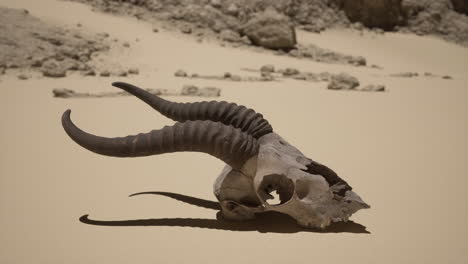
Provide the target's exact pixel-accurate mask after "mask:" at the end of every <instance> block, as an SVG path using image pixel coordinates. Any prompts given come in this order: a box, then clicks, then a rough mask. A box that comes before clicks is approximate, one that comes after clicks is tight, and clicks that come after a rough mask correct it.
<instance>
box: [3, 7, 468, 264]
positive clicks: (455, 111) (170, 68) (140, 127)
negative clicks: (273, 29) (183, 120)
mask: <svg viewBox="0 0 468 264" xmlns="http://www.w3.org/2000/svg"><path fill="white" fill-rule="evenodd" d="M0 5H2V6H7V7H18V8H27V9H28V10H29V11H30V12H31V14H32V15H35V16H37V17H39V18H41V19H45V20H47V21H51V22H54V23H57V24H63V25H73V24H76V23H78V22H80V23H82V24H83V27H84V28H87V29H89V30H90V31H95V32H103V31H105V32H108V33H110V34H111V35H115V36H117V37H118V38H119V39H121V40H123V41H125V40H126V41H132V45H131V48H130V49H129V50H128V52H126V53H119V54H110V56H111V57H112V58H113V59H115V60H116V61H125V62H128V64H131V65H139V67H140V71H141V74H140V75H139V76H137V77H131V78H114V79H109V78H101V77H92V78H82V77H79V76H71V77H67V78H64V79H47V78H33V79H30V80H27V81H21V80H18V79H17V78H16V76H14V75H8V76H2V79H1V81H0V92H1V96H0V120H2V122H1V129H0V139H1V140H0V144H1V145H0V146H1V149H2V150H3V151H2V152H1V154H0V209H1V210H0V216H1V217H0V226H1V229H0V263H285V262H288V263H306V262H318V263H343V262H346V263H467V262H468V253H467V252H468V238H467V237H468V227H467V225H466V223H467V222H468V203H467V196H466V186H467V184H468V179H467V176H468V165H467V164H468V162H467V157H468V136H467V135H468V104H467V98H468V90H467V88H468V87H467V81H468V74H467V72H466V69H467V66H468V49H466V48H462V47H459V46H455V45H453V44H449V43H445V42H443V41H440V40H437V39H432V38H427V37H424V38H422V37H413V36H408V35H401V34H385V35H364V36H359V35H358V34H357V33H355V32H352V31H328V32H325V33H322V34H320V35H319V34H312V33H304V32H300V33H299V38H300V39H301V41H302V42H306V43H307V42H310V43H316V44H318V45H321V46H323V47H328V48H331V49H334V50H336V51H342V52H345V53H349V54H354V55H363V56H365V57H366V58H367V59H368V61H369V64H377V65H380V66H383V67H384V69H383V70H377V69H370V68H358V67H351V66H342V65H329V64H320V63H313V62H309V61H301V60H296V59H293V58H289V57H280V56H274V55H270V54H257V53H253V52H251V51H243V50H238V49H237V50H236V49H231V48H223V47H219V46H218V45H215V44H210V43H202V44H200V43H197V42H196V41H194V40H191V39H188V38H186V37H184V36H179V35H176V34H173V33H170V32H164V31H162V32H160V33H158V34H154V33H152V31H151V25H147V24H144V23H143V22H140V21H137V20H135V19H131V18H122V17H113V16H109V15H105V14H99V13H93V12H92V11H91V10H90V9H89V8H88V7H86V6H84V5H81V4H76V3H69V2H59V1H55V0H43V1H33V0H29V1H26V0H21V1H20V0H1V1H0ZM136 38H139V40H140V41H139V42H134V40H135V39H136ZM268 63H270V64H275V65H278V66H280V67H296V68H299V69H302V70H309V71H317V72H321V71H330V72H336V73H338V72H342V71H345V72H349V73H352V74H354V75H356V76H357V77H358V78H359V79H360V80H361V82H362V83H377V84H384V85H386V87H387V89H388V92H385V93H363V92H344V91H330V90H327V89H326V84H325V83H306V82H299V81H293V80H288V81H283V82H275V83H235V82H222V81H207V80H190V83H191V84H199V85H201V86H204V85H214V86H217V87H220V88H222V89H223V92H222V97H221V100H226V101H234V102H237V103H240V104H244V105H247V106H249V107H252V108H254V109H256V110H257V111H259V112H261V113H263V114H264V115H265V116H266V117H267V118H268V120H269V121H270V123H271V124H273V126H274V129H275V130H276V132H278V133H279V134H281V135H282V136H283V137H284V138H286V139H287V140H289V142H290V143H292V144H294V145H296V146H297V147H299V148H300V149H301V150H302V151H303V152H304V153H305V154H307V155H308V156H309V157H311V158H313V159H315V160H317V161H319V162H322V163H325V164H326V165H328V166H330V167H331V168H333V169H334V170H335V171H337V172H338V173H339V174H340V176H341V177H343V178H344V179H345V180H346V181H348V183H350V184H351V185H352V186H353V187H354V189H355V190H356V192H357V193H359V194H360V195H361V197H362V198H363V199H364V200H365V201H366V202H368V203H369V204H371V206H372V208H371V209H370V210H364V211H360V212H358V213H357V214H356V215H354V216H353V217H352V220H353V221H354V222H356V223H359V224H360V225H363V226H365V227H366V229H367V231H369V232H370V234H366V233H353V232H352V231H353V230H352V229H349V228H344V229H342V230H340V231H341V232H338V233H335V232H330V233H317V232H305V231H296V232H282V230H284V228H281V227H279V228H276V229H275V228H271V229H269V230H267V231H266V232H265V230H263V229H262V227H261V226H255V225H253V226H252V227H251V228H247V229H241V230H238V231H235V230H230V229H235V228H231V227H232V226H227V227H226V226H225V225H221V224H219V222H217V221H215V220H214V219H216V210H212V209H206V208H201V207H197V206H194V205H191V204H188V203H183V202H180V201H177V200H175V199H170V198H167V197H164V196H160V195H146V196H137V197H131V198H129V197H128V195H129V194H132V193H135V192H141V191H165V192H171V193H177V194H182V195H187V196H193V197H197V198H200V199H207V200H215V198H214V196H213V194H212V184H213V181H214V179H215V177H216V176H217V174H218V173H219V172H220V170H221V169H222V167H223V163H222V162H221V161H218V160H216V159H214V158H212V157H210V156H208V155H205V154H197V153H177V154H166V155H161V156H153V157H147V158H138V159H118V158H109V157H103V156H99V155H95V154H93V153H91V152H89V151H86V150H84V149H82V148H80V147H78V146H77V145H76V144H75V143H74V142H72V141H71V140H70V139H69V138H68V137H67V136H66V134H65V133H64V131H63V129H62V127H61V124H60V116H61V114H62V113H63V111H64V110H65V109H67V108H71V109H72V110H73V114H72V117H73V119H74V121H75V122H76V123H77V124H78V125H79V126H80V127H82V128H83V129H85V130H87V131H90V132H93V133H96V134H99V135H105V136H121V135H126V134H133V133H138V132H146V131H149V130H151V129H154V128H159V127H162V126H163V125H166V124H171V123H172V122H171V121H170V120H168V119H166V118H164V117H163V116H161V115H159V114H157V113H155V112H154V111H152V110H151V109H150V108H149V107H147V106H146V105H145V104H143V103H141V102H140V101H138V100H137V99H135V98H132V97H122V98H109V99H75V100H70V99H54V98H53V97H52V95H51V91H52V89H53V88H60V87H63V88H70V89H74V90H77V91H96V90H97V91H110V90H112V87H111V86H110V82H111V81H128V82H131V83H135V84H138V85H141V86H143V87H148V88H151V87H155V88H162V87H167V88H171V87H180V86H181V85H183V84H186V83H187V82H188V80H186V79H181V78H174V77H173V73H174V71H175V70H177V69H179V68H182V69H185V70H187V71H189V72H192V71H196V72H198V73H206V74H213V73H223V72H225V71H230V72H234V73H241V71H240V70H239V69H240V68H242V67H248V68H258V67H260V66H261V65H263V64H268ZM402 71H416V72H420V73H423V72H425V71H430V72H432V73H435V74H441V75H445V74H448V75H451V76H452V77H453V78H454V79H453V80H443V79H440V78H427V77H417V78H409V79H408V78H392V77H388V75H389V74H390V73H394V72H402ZM168 98H169V99H171V100H176V101H182V100H186V101H194V100H198V98H186V97H184V98H180V97H168ZM84 214H90V218H92V219H99V220H134V219H166V218H167V219H169V220H164V221H161V220H159V221H153V222H152V223H153V224H152V225H150V226H133V227H128V226H127V227H125V226H112V227H106V226H94V225H87V224H84V223H81V222H80V221H79V220H78V219H79V217H80V216H82V215H84ZM175 218H181V219H185V220H180V219H179V220H174V219H175ZM171 219H172V220H171ZM181 223H183V224H181ZM170 225H186V226H170ZM195 226H198V227H195ZM207 227H211V228H207ZM223 227H224V228H223Z"/></svg>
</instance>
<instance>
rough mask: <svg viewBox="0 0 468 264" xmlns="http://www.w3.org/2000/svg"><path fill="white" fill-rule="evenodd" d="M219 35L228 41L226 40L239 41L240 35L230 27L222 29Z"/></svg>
mask: <svg viewBox="0 0 468 264" xmlns="http://www.w3.org/2000/svg"><path fill="white" fill-rule="evenodd" d="M219 37H220V38H221V39H222V40H224V41H228V42H241V36H240V35H239V33H237V32H235V31H233V30H230V29H223V30H222V31H221V32H220V33H219Z"/></svg>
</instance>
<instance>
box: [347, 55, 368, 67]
mask: <svg viewBox="0 0 468 264" xmlns="http://www.w3.org/2000/svg"><path fill="white" fill-rule="evenodd" d="M348 63H349V64H352V65H354V66H366V64H367V61H366V58H364V57H362V56H357V57H355V56H351V57H350V58H349V60H348Z"/></svg>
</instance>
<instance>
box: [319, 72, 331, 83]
mask: <svg viewBox="0 0 468 264" xmlns="http://www.w3.org/2000/svg"><path fill="white" fill-rule="evenodd" d="M331 76H332V74H331V73H329V72H321V73H319V74H318V76H317V77H318V79H319V80H320V81H325V82H329V81H330V80H331Z"/></svg>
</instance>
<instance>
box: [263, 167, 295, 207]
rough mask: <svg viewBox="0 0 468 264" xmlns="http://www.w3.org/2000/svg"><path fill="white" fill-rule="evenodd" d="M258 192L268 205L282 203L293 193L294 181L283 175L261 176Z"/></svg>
mask: <svg viewBox="0 0 468 264" xmlns="http://www.w3.org/2000/svg"><path fill="white" fill-rule="evenodd" d="M258 193H259V194H260V197H261V198H262V199H263V200H264V201H265V202H266V203H267V204H268V205H280V204H284V203H286V202H288V201H289V200H291V198H292V196H293V194H294V183H293V181H292V180H290V179H288V178H287V177H286V176H284V175H279V174H271V175H267V176H265V177H263V181H262V183H261V184H260V186H259V188H258Z"/></svg>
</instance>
